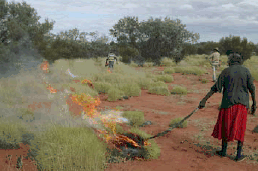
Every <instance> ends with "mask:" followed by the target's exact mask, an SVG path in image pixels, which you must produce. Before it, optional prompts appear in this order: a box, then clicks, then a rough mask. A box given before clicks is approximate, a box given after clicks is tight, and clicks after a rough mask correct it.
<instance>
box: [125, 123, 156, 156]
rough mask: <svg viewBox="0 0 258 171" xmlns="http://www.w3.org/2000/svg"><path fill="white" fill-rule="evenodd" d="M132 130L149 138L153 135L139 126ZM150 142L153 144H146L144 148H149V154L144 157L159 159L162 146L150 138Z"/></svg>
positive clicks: (131, 130)
mask: <svg viewBox="0 0 258 171" xmlns="http://www.w3.org/2000/svg"><path fill="white" fill-rule="evenodd" d="M129 131H130V132H132V133H134V134H137V135H139V136H140V137H142V138H149V137H151V136H152V135H150V134H147V133H146V132H144V131H142V130H140V129H139V128H137V127H133V128H131V129H130V130H129ZM148 142H149V143H150V144H151V146H144V148H145V149H146V150H147V154H146V156H144V158H146V159H158V158H159V156H160V148H159V146H158V145H157V143H155V141H154V140H148Z"/></svg>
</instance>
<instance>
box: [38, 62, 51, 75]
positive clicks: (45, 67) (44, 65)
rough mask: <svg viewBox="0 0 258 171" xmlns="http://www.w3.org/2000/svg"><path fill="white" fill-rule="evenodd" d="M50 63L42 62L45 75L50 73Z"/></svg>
mask: <svg viewBox="0 0 258 171" xmlns="http://www.w3.org/2000/svg"><path fill="white" fill-rule="evenodd" d="M48 67H49V63H48V61H44V62H42V64H41V65H40V68H41V70H43V71H44V72H45V73H48V72H49V68H48Z"/></svg>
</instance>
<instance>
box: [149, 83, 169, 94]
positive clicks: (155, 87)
mask: <svg viewBox="0 0 258 171" xmlns="http://www.w3.org/2000/svg"><path fill="white" fill-rule="evenodd" d="M148 90H149V91H148V92H149V93H152V94H159V95H166V96H169V95H170V93H169V90H168V85H167V84H165V83H164V82H163V81H158V82H154V83H152V84H151V85H149V87H148Z"/></svg>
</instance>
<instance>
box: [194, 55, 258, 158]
mask: <svg viewBox="0 0 258 171" xmlns="http://www.w3.org/2000/svg"><path fill="white" fill-rule="evenodd" d="M242 60H243V59H242V57H241V56H240V55H239V54H237V53H231V54H230V55H229V56H228V65H229V67H228V68H226V69H224V70H223V71H222V72H221V74H220V75H219V77H218V80H217V82H216V83H215V84H214V85H213V86H212V87H211V90H210V92H209V93H208V94H207V95H206V96H205V97H204V98H203V99H202V101H201V102H200V104H199V108H200V109H201V108H203V107H205V103H206V101H207V100H208V99H209V98H210V97H211V96H212V95H213V94H214V93H216V92H219V93H221V92H222V91H223V98H222V102H221V109H220V112H219V116H218V119H217V123H216V125H215V127H214V130H213V133H212V136H213V137H214V138H218V139H219V140H221V139H222V150H221V151H217V152H216V153H217V154H218V155H220V156H221V157H225V156H226V151H227V142H230V141H234V140H237V141H238V145H237V156H236V158H235V161H242V160H243V159H245V157H246V156H244V155H241V151H242V146H243V142H244V136H245V130H246V120H247V113H248V108H249V92H250V93H251V96H252V100H253V104H252V107H251V114H252V115H254V114H255V111H256V100H255V85H254V83H253V77H252V75H251V73H250V71H249V69H248V68H246V67H244V66H243V65H242Z"/></svg>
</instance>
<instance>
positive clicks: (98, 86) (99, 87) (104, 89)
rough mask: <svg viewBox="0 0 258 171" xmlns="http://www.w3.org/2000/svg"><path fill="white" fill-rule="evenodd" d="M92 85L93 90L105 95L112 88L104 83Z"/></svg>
mask: <svg viewBox="0 0 258 171" xmlns="http://www.w3.org/2000/svg"><path fill="white" fill-rule="evenodd" d="M93 85H94V89H95V90H96V91H97V92H99V93H107V92H108V90H109V89H110V88H111V86H112V85H111V84H110V83H106V82H94V83H93Z"/></svg>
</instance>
